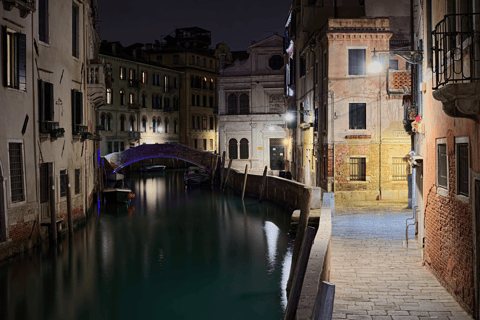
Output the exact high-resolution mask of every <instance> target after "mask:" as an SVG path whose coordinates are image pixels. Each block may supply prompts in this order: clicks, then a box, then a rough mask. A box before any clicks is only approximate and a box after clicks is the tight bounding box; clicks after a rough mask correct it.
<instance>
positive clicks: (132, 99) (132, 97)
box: [128, 93, 135, 104]
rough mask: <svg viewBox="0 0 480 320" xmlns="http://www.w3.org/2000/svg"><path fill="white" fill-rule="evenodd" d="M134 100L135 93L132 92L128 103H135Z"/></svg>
mask: <svg viewBox="0 0 480 320" xmlns="http://www.w3.org/2000/svg"><path fill="white" fill-rule="evenodd" d="M134 100H135V94H134V93H130V95H129V98H128V103H130V104H133V102H134Z"/></svg>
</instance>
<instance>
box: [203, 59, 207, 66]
mask: <svg viewBox="0 0 480 320" xmlns="http://www.w3.org/2000/svg"><path fill="white" fill-rule="evenodd" d="M203 66H204V67H206V66H207V59H205V58H203Z"/></svg>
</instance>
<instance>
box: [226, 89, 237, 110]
mask: <svg viewBox="0 0 480 320" xmlns="http://www.w3.org/2000/svg"><path fill="white" fill-rule="evenodd" d="M227 113H228V114H236V113H237V96H236V95H235V94H233V93H231V94H229V95H228V99H227Z"/></svg>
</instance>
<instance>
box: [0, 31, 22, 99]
mask: <svg viewBox="0 0 480 320" xmlns="http://www.w3.org/2000/svg"><path fill="white" fill-rule="evenodd" d="M4 30H5V32H4V33H3V34H2V36H4V39H5V41H4V44H5V46H4V51H3V53H4V60H5V61H6V68H5V69H4V70H5V71H6V74H5V80H6V86H7V87H10V88H15V89H19V90H22V91H25V90H26V65H27V56H26V36H25V34H23V33H18V32H15V31H13V30H11V29H8V28H5V27H4Z"/></svg>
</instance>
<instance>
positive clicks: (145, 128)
mask: <svg viewBox="0 0 480 320" xmlns="http://www.w3.org/2000/svg"><path fill="white" fill-rule="evenodd" d="M142 132H144V133H145V132H147V119H145V118H143V119H142Z"/></svg>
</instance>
